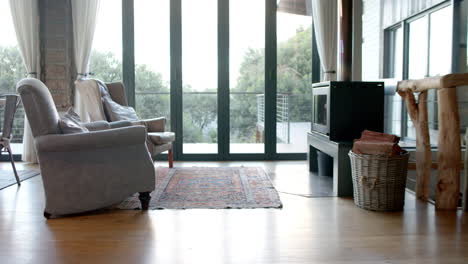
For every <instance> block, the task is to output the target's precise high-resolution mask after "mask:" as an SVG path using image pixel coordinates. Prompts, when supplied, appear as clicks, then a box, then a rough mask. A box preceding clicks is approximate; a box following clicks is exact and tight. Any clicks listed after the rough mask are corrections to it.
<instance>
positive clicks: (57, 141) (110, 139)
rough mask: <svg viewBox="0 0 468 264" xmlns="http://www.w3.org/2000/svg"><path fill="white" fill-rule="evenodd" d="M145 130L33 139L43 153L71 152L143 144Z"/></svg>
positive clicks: (104, 131)
mask: <svg viewBox="0 0 468 264" xmlns="http://www.w3.org/2000/svg"><path fill="white" fill-rule="evenodd" d="M145 140H146V128H145V127H143V126H131V127H124V128H114V129H107V130H101V131H93V132H89V133H79V134H66V135H63V134H51V135H44V136H40V137H37V138H36V139H35V142H36V149H37V151H38V153H39V155H41V153H45V152H72V151H85V150H94V149H100V148H112V147H118V146H130V145H136V144H144V143H145Z"/></svg>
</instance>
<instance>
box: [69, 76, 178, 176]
mask: <svg viewBox="0 0 468 264" xmlns="http://www.w3.org/2000/svg"><path fill="white" fill-rule="evenodd" d="M100 84H102V85H105V89H107V92H108V93H109V95H110V97H111V98H112V100H113V101H115V102H116V103H118V104H120V105H121V106H124V107H128V101H127V96H126V94H125V87H124V84H123V83H122V82H113V83H105V84H104V83H101V82H100V81H99V80H95V79H86V80H79V81H77V82H76V83H75V86H76V93H77V94H79V96H81V97H83V98H87V100H84V101H83V104H84V105H85V106H86V107H85V108H86V111H84V113H79V114H82V115H83V114H87V115H88V116H89V118H90V120H91V121H97V120H105V121H109V122H110V121H112V120H109V117H108V116H109V114H107V115H106V114H105V110H104V106H103V103H102V101H101V96H104V95H103V93H102V92H100V91H101V90H100V87H99V85H100ZM96 96H99V98H95V97H96ZM82 118H83V117H82ZM133 123H134V124H140V125H144V126H145V127H146V128H147V132H148V137H147V144H146V145H147V147H148V151H149V153H150V155H151V157H152V158H153V159H154V158H155V157H156V156H157V155H158V154H160V153H162V152H165V151H167V152H168V160H169V168H172V167H173V153H172V149H173V142H174V141H175V134H174V133H173V132H168V131H166V130H165V126H166V118H165V117H158V118H153V119H145V120H139V121H134V122H133Z"/></svg>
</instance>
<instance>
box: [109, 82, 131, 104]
mask: <svg viewBox="0 0 468 264" xmlns="http://www.w3.org/2000/svg"><path fill="white" fill-rule="evenodd" d="M106 86H107V90H109V94H110V96H111V98H112V100H114V101H115V102H116V103H118V104H120V105H123V106H128V101H127V94H126V93H125V85H124V84H123V82H113V83H106Z"/></svg>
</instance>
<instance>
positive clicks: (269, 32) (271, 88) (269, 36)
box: [265, 0, 277, 160]
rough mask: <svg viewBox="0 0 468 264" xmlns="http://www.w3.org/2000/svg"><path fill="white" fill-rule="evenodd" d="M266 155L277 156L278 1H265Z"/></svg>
mask: <svg viewBox="0 0 468 264" xmlns="http://www.w3.org/2000/svg"><path fill="white" fill-rule="evenodd" d="M265 7H266V8H265V155H266V158H267V159H268V160H271V159H273V158H274V156H275V154H276V95H277V89H276V79H277V78H276V64H277V63H276V48H277V47H276V45H277V44H276V7H277V6H276V0H265Z"/></svg>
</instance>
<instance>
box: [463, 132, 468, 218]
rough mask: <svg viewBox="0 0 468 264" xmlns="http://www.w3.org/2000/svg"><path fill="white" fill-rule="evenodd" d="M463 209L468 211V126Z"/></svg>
mask: <svg viewBox="0 0 468 264" xmlns="http://www.w3.org/2000/svg"><path fill="white" fill-rule="evenodd" d="M463 210H464V211H465V212H468V128H466V134H465V191H464V192H463Z"/></svg>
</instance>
